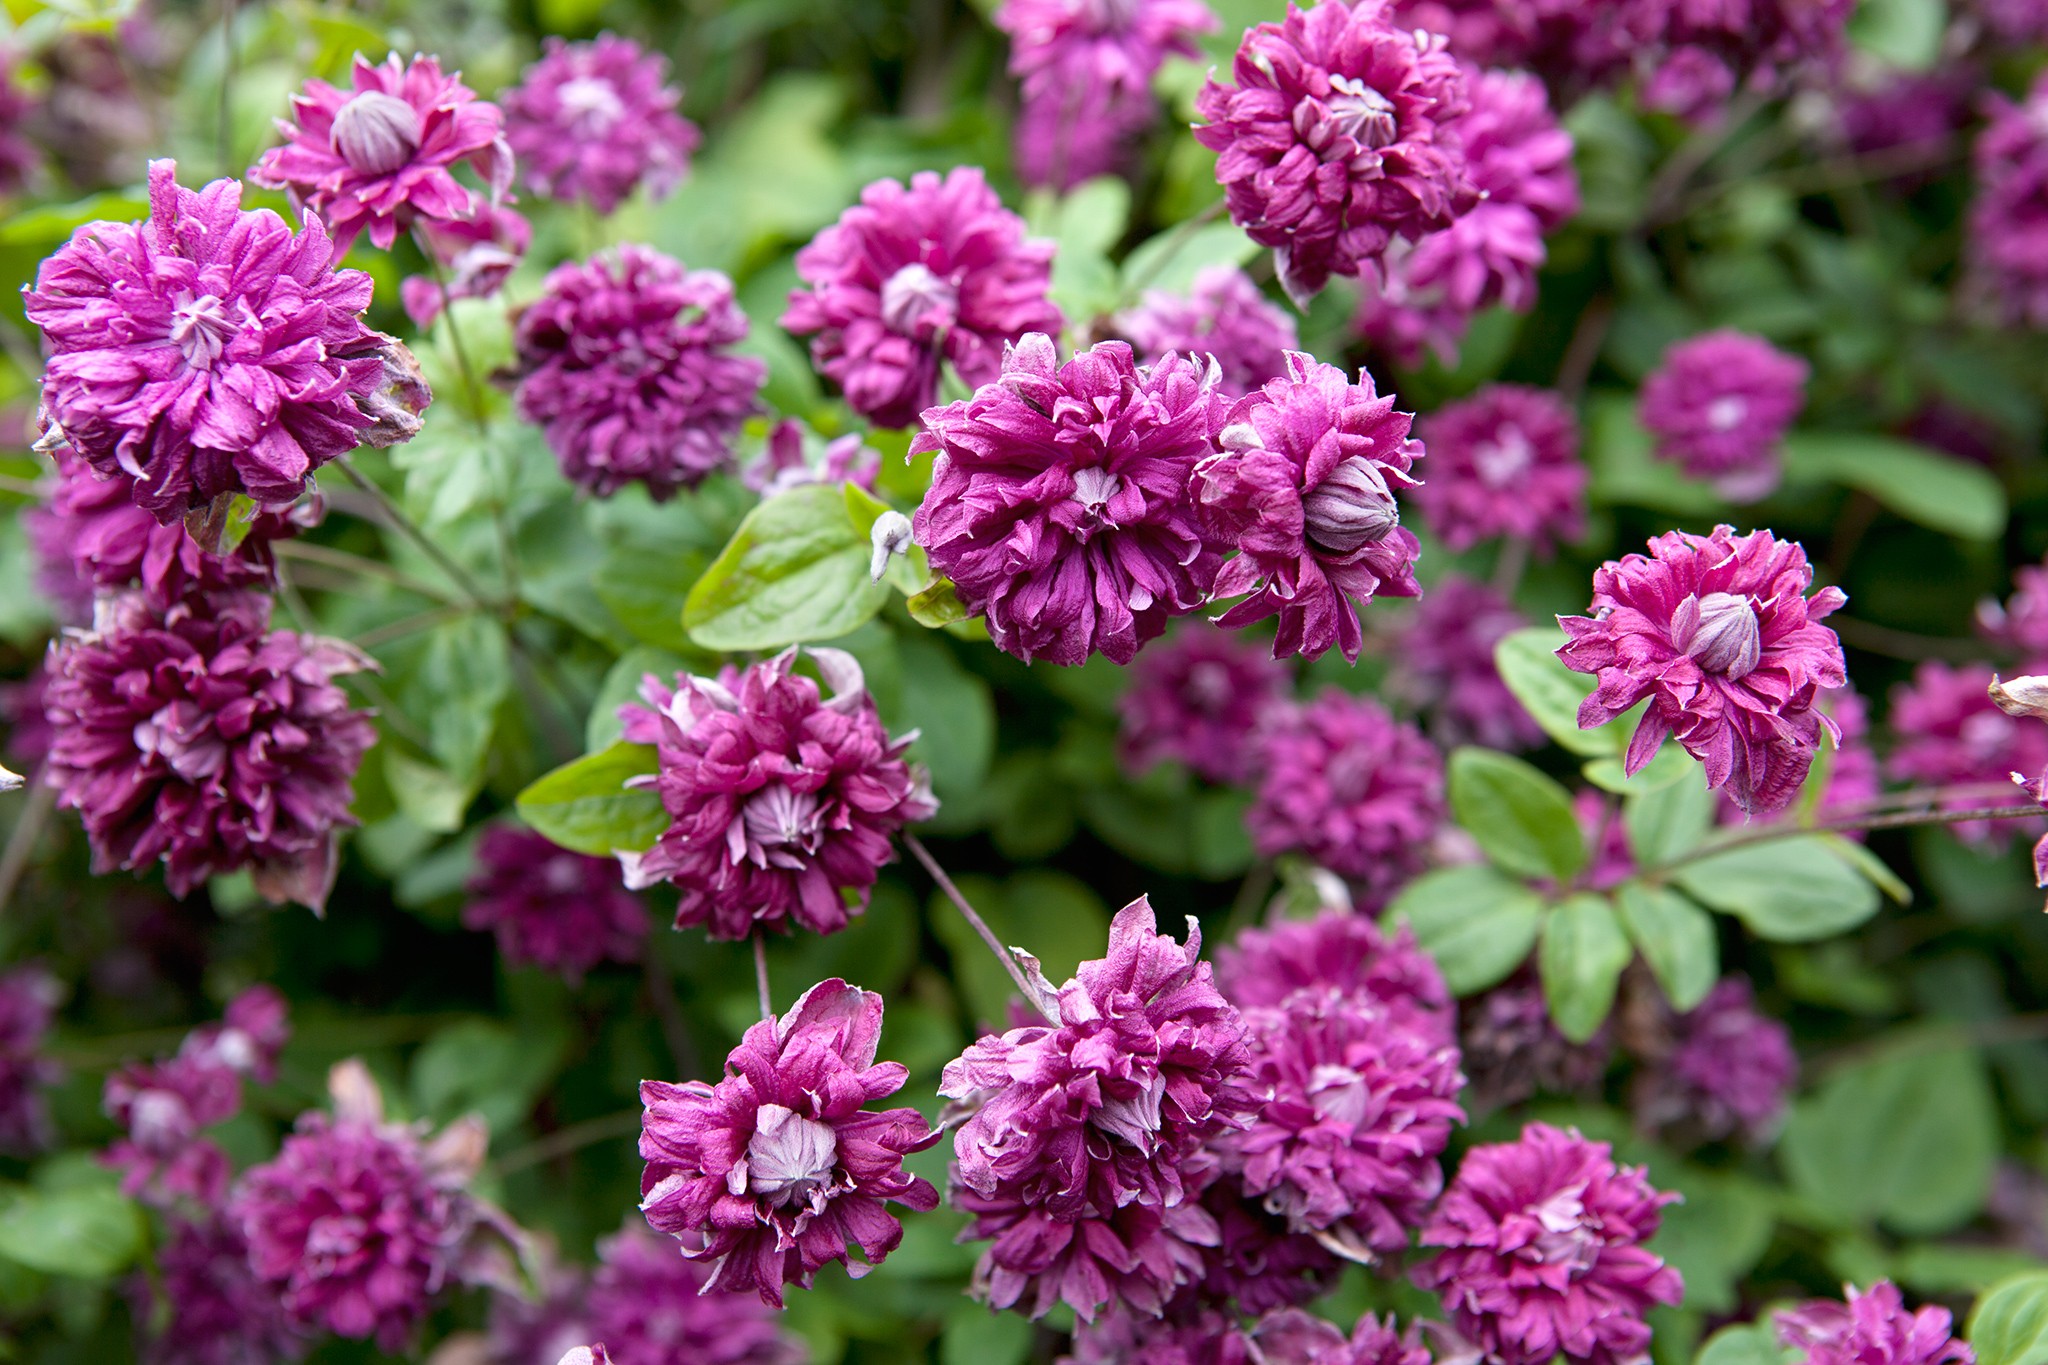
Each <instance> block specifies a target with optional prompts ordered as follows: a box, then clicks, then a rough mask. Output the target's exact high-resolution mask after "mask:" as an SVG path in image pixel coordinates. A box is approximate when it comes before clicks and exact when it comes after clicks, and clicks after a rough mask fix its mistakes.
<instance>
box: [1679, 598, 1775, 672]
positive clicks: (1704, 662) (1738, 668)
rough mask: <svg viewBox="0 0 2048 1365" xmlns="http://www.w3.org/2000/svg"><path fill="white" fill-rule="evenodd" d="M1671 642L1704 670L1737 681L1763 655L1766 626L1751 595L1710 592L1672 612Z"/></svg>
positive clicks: (1680, 605)
mask: <svg viewBox="0 0 2048 1365" xmlns="http://www.w3.org/2000/svg"><path fill="white" fill-rule="evenodd" d="M1671 642H1672V643H1673V644H1674V645H1677V646H1678V647H1679V648H1680V649H1682V650H1684V651H1685V652H1686V653H1687V654H1688V655H1690V656H1691V657H1692V660H1693V662H1694V663H1696V664H1698V665H1699V666H1700V668H1701V669H1702V670H1703V671H1705V672H1708V673H1718V674H1720V675H1721V676H1722V677H1724V678H1726V679H1727V680H1728V681H1729V682H1737V681H1740V680H1741V679H1743V678H1745V677H1747V676H1749V673H1750V671H1751V670H1752V669H1754V668H1755V667H1756V666H1757V662H1758V660H1760V659H1761V658H1762V656H1763V627H1762V625H1761V623H1759V622H1758V620H1757V617H1756V608H1755V607H1754V606H1752V605H1751V604H1750V600H1749V599H1748V598H1747V597H1737V596H1736V595H1735V594H1734V593H1729V592H1710V593H1708V594H1707V595H1706V596H1705V597H1691V596H1689V597H1687V598H1686V599H1685V600H1684V601H1683V602H1680V603H1679V604H1678V610H1677V611H1675V612H1673V613H1672V615H1671Z"/></svg>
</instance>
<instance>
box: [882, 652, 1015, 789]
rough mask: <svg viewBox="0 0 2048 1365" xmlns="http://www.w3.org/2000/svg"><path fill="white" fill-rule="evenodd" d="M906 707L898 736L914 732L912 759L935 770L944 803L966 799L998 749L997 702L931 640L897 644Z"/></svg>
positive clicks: (981, 683)
mask: <svg viewBox="0 0 2048 1365" xmlns="http://www.w3.org/2000/svg"><path fill="white" fill-rule="evenodd" d="M898 647H899V648H900V649H901V651H902V656H903V692H902V696H903V702H902V708H901V714H900V716H899V717H898V719H899V721H900V722H901V723H900V724H899V725H897V726H896V727H895V731H896V733H899V734H900V733H902V731H904V730H908V729H911V728H913V727H914V728H916V729H917V730H918V732H919V734H918V738H917V742H916V743H915V744H913V745H911V746H910V756H911V757H912V758H914V759H916V760H918V761H919V762H921V763H923V764H924V765H925V766H926V767H927V768H929V769H930V770H931V774H932V787H933V790H934V792H935V793H936V794H937V795H938V797H939V799H940V800H941V801H942V802H943V801H945V800H946V799H947V798H948V797H950V796H954V795H958V796H960V797H963V798H964V797H966V796H967V795H968V794H969V793H970V792H972V791H973V790H974V789H975V788H977V787H979V786H980V785H981V784H982V783H983V782H984V781H986V780H987V778H988V769H989V764H990V763H991V762H992V761H994V758H995V748H996V703H995V696H994V694H993V693H991V692H990V691H989V686H988V684H987V683H986V682H984V681H982V680H981V679H980V678H978V677H976V676H975V675H974V674H972V673H969V672H968V671H967V670H966V669H964V668H962V667H961V666H960V664H959V662H958V661H957V660H956V659H955V658H954V657H953V651H952V650H951V649H949V648H947V646H946V645H945V643H944V642H943V641H942V640H938V639H935V638H933V637H932V636H929V635H923V634H920V633H915V632H913V633H911V634H909V635H905V636H902V637H901V638H900V639H899V640H898Z"/></svg>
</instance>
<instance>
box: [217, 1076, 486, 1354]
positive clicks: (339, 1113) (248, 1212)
mask: <svg viewBox="0 0 2048 1365" xmlns="http://www.w3.org/2000/svg"><path fill="white" fill-rule="evenodd" d="M329 1085H330V1088H332V1089H333V1090H334V1091H335V1095H336V1098H335V1109H336V1112H335V1115H334V1116H333V1117H332V1118H330V1117H329V1116H328V1115H327V1114H324V1113H321V1112H319V1111H309V1112H307V1113H304V1114H301V1115H300V1116H299V1121H298V1123H297V1124H296V1125H295V1127H294V1129H293V1132H292V1135H291V1136H289V1137H287V1138H286V1139H285V1140H284V1146H283V1148H282V1149H281V1150H280V1151H279V1152H278V1154H277V1155H276V1156H275V1157H273V1158H272V1159H271V1160H269V1161H266V1162H264V1163H263V1164H261V1165H258V1166H252V1167H250V1168H249V1169H248V1170H247V1171H244V1172H243V1173H242V1178H241V1179H240V1180H239V1181H238V1182H237V1183H236V1185H235V1190H234V1194H233V1195H232V1197H231V1198H230V1200H229V1203H228V1216H229V1218H230V1219H231V1220H232V1221H233V1222H234V1223H235V1224H236V1226H237V1227H238V1229H239V1230H240V1232H241V1235H242V1236H243V1238H244V1239H246V1241H247V1242H248V1244H249V1268H250V1269H251V1270H252V1271H253V1272H254V1273H255V1276H256V1278H257V1280H258V1281H259V1282H260V1283H261V1285H262V1287H263V1290H264V1291H265V1292H266V1293H268V1294H269V1295H271V1296H272V1297H273V1299H274V1300H275V1301H276V1302H278V1303H280V1304H281V1305H282V1307H283V1308H284V1311H285V1313H286V1315H287V1317H288V1318H289V1319H290V1321H291V1323H292V1325H293V1326H294V1327H296V1328H299V1329H300V1330H305V1331H327V1332H332V1333H334V1335H336V1336H340V1337H349V1338H352V1339H356V1340H362V1339H365V1338H371V1337H374V1338H375V1339H376V1342H377V1345H378V1347H379V1348H380V1349H382V1350H384V1351H385V1352H387V1353H392V1352H396V1351H398V1350H399V1348H400V1347H401V1346H403V1344H404V1343H405V1341H406V1339H407V1338H408V1336H409V1335H410V1334H411V1332H412V1329H413V1328H414V1327H415V1326H417V1325H418V1323H419V1322H420V1320H421V1319H422V1318H423V1317H424V1316H425V1315H426V1313H427V1310H428V1308H429V1306H430V1303H431V1300H432V1299H433V1297H434V1295H435V1294H437V1293H438V1292H439V1291H440V1290H441V1289H442V1287H443V1286H444V1285H445V1284H446V1283H447V1282H448V1281H449V1280H450V1279H451V1278H454V1277H456V1276H457V1275H458V1274H459V1273H460V1272H461V1271H462V1270H463V1265H464V1255H463V1253H464V1243H465V1241H466V1240H467V1239H468V1237H469V1236H470V1234H471V1232H472V1230H473V1229H474V1228H475V1227H476V1226H477V1224H478V1222H479V1220H480V1219H481V1217H482V1216H483V1214H484V1210H483V1209H482V1207H481V1206H480V1205H478V1204H477V1203H476V1201H475V1200H474V1199H472V1198H471V1197H470V1196H469V1195H468V1194H467V1193H466V1192H465V1190H464V1188H463V1187H464V1185H465V1184H466V1183H467V1181H468V1180H469V1178H470V1177H471V1176H472V1175H473V1174H474V1173H475V1171H476V1168H477V1167H478V1166H479V1165H480V1164H481V1163H482V1160H483V1141H484V1140H483V1137H482V1134H481V1132H480V1131H478V1129H477V1128H476V1126H475V1125H474V1123H473V1122H472V1123H468V1124H456V1125H452V1126H451V1127H450V1128H448V1129H447V1130H445V1131H444V1132H443V1133H442V1134H441V1135H440V1136H438V1137H436V1138H435V1139H434V1140H433V1142H431V1143H423V1142H421V1140H420V1133H419V1131H418V1130H417V1129H416V1128H412V1127H407V1126H404V1125H401V1124H395V1123H386V1122H385V1121H384V1118H383V1108H382V1102H381V1100H379V1099H378V1097H377V1092H376V1087H375V1084H374V1083H373V1082H372V1081H371V1080H370V1078H369V1073H368V1072H367V1071H365V1070H363V1068H362V1065H361V1063H343V1064H342V1065H340V1066H338V1067H336V1068H335V1072H334V1075H333V1076H332V1077H330V1080H329Z"/></svg>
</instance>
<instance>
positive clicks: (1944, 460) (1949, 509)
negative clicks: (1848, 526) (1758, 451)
mask: <svg viewBox="0 0 2048 1365" xmlns="http://www.w3.org/2000/svg"><path fill="white" fill-rule="evenodd" d="M1785 477H1786V478H1787V479H1788V480H1807V481H1825V482H1829V483H1839V484H1845V485H1847V486H1848V487H1850V488H1857V489H1861V490H1862V491H1863V492H1865V493H1868V494H1869V495H1870V496H1871V497H1873V498H1875V499H1877V500H1878V501H1879V502H1880V503H1882V504H1884V506H1885V508H1886V509H1887V510H1889V511H1891V512H1894V513H1896V514H1897V515H1899V516H1901V517H1904V518H1905V519H1906V520H1907V521H1911V522H1917V523H1918V524H1920V525H1922V526H1925V527H1927V528H1929V529H1930V530H1935V531H1941V532H1943V533H1945V534H1948V535H1952V536H1956V537H1958V538H1959V539H1963V540H1991V539H1993V538H1995V537H1997V536H1998V535H1999V534H2001V533H2002V532H2003V531H2004V530H2005V521H2006V511H2007V509H2006V502H2005V487H2004V485H2002V484H2001V483H1999V481H1998V479H1997V477H1996V476H1995V475H1993V474H1992V473H1991V472H1990V471H1989V470H1987V469H1985V468H1983V467H1982V466H1981V465H1975V464H1970V463H1967V462H1965V461H1962V460H1958V459H1954V458H1952V457H1950V456H1946V455H1939V454H1936V453H1935V452H1934V451H1932V450H1929V449H1928V448H1927V447H1925V446H1919V445H1914V444H1913V443H1912V442H1910V441H1901V440H1899V439H1898V438H1897V437H1895V436H1878V435H1874V434H1870V433H1866V432H1847V431H1795V432H1793V433H1792V434H1791V435H1789V436H1787V437H1786V438H1785Z"/></svg>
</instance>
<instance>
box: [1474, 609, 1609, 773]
mask: <svg viewBox="0 0 2048 1365" xmlns="http://www.w3.org/2000/svg"><path fill="white" fill-rule="evenodd" d="M1563 645H1564V632H1563V631H1561V630H1552V629H1548V628H1545V627H1541V626H1538V627H1532V628H1530V629H1528V630H1518V631H1516V632H1514V634H1512V635H1504V636H1502V637H1501V639H1500V642H1499V643H1498V644H1496V645H1494V647H1493V664H1494V667H1495V668H1496V669H1498V670H1499V671H1500V680H1501V681H1502V682H1504V683H1506V684H1507V688H1508V691H1510V692H1512V693H1514V694H1515V700H1516V701H1518V702H1520V703H1522V709H1524V710H1525V711H1527V712H1528V713H1529V714H1530V715H1531V716H1532V717H1534V718H1535V721H1536V723H1537V724H1538V725H1540V726H1542V727H1543V733H1544V734H1546V735H1549V736H1550V737H1551V738H1552V739H1554V740H1556V741H1557V742H1558V743H1559V744H1561V745H1563V746H1564V747H1565V748H1566V749H1569V750H1571V752H1573V753H1575V754H1580V755H1582V756H1584V757H1587V758H1603V757H1606V756H1608V755H1611V754H1618V753H1620V752H1621V750H1622V746H1623V745H1624V744H1626V743H1627V738H1628V737H1627V735H1625V734H1624V733H1623V731H1622V727H1621V726H1619V725H1603V726H1601V727H1600V728H1599V729H1597V730H1581V729H1580V728H1579V703H1580V702H1582V701H1584V700H1585V699H1586V698H1587V697H1589V696H1591V695H1592V692H1593V679H1592V678H1590V677H1588V676H1587V675H1585V674H1583V673H1574V672H1572V671H1571V670H1570V669H1569V668H1566V667H1565V666H1564V664H1563V663H1562V662H1561V661H1560V660H1559V659H1558V657H1557V651H1558V650H1559V649H1560V648H1561V647H1563Z"/></svg>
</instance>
